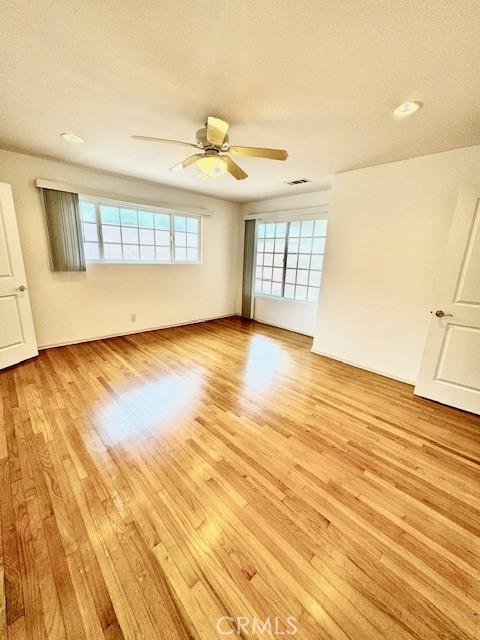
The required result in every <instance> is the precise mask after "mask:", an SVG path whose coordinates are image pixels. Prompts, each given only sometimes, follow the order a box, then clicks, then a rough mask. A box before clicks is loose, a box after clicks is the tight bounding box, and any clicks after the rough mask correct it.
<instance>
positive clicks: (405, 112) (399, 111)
mask: <svg viewBox="0 0 480 640" xmlns="http://www.w3.org/2000/svg"><path fill="white" fill-rule="evenodd" d="M422 107H423V104H422V103H421V102H418V101H414V102H402V104H399V105H398V107H397V108H396V109H394V110H393V115H394V116H395V117H396V118H406V117H407V116H411V115H412V113H415V111H418V110H419V109H421V108H422Z"/></svg>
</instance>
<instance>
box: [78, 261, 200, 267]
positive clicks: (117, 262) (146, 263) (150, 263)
mask: <svg viewBox="0 0 480 640" xmlns="http://www.w3.org/2000/svg"><path fill="white" fill-rule="evenodd" d="M86 263H87V265H89V264H116V265H121V264H124V265H134V264H138V265H142V264H143V265H155V266H157V267H172V266H176V265H182V264H186V265H191V266H198V265H201V264H203V262H201V261H198V262H180V261H178V262H149V261H148V260H131V261H129V260H86Z"/></svg>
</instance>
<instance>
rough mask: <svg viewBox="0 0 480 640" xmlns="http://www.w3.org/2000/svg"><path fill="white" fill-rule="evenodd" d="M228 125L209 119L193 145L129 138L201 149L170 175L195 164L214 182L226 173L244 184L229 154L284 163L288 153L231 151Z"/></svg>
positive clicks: (249, 149) (256, 149) (242, 174)
mask: <svg viewBox="0 0 480 640" xmlns="http://www.w3.org/2000/svg"><path fill="white" fill-rule="evenodd" d="M229 127H230V125H229V124H228V122H225V121H224V120H221V119H220V118H215V117H213V116H208V118H207V122H206V123H205V127H203V128H202V129H199V130H198V131H197V133H196V136H195V138H196V139H195V142H194V143H191V142H181V141H180V140H165V139H164V138H152V137H150V136H132V138H135V140H149V141H150V142H167V143H170V144H182V145H184V146H187V147H193V148H194V149H201V150H202V153H195V154H193V155H192V156H189V157H188V158H185V160H183V161H182V162H180V163H179V164H176V165H175V166H173V167H171V169H170V170H171V171H179V170H180V169H185V168H186V167H188V166H190V165H191V164H196V166H197V167H198V169H199V170H200V175H202V176H203V177H206V178H213V177H215V176H217V175H220V174H221V173H223V172H224V171H228V173H230V174H231V175H232V176H233V177H234V178H236V179H237V180H244V179H245V178H247V177H248V174H247V173H245V171H244V170H243V169H242V168H241V167H240V166H239V165H238V164H237V163H236V162H234V161H233V160H232V158H231V157H230V156H229V155H227V152H228V153H232V154H234V155H238V156H252V157H254V158H269V159H270V160H286V159H287V157H288V153H287V152H286V151H285V150H284V149H263V148H261V147H234V146H230V143H229V140H228V133H227V132H228V129H229Z"/></svg>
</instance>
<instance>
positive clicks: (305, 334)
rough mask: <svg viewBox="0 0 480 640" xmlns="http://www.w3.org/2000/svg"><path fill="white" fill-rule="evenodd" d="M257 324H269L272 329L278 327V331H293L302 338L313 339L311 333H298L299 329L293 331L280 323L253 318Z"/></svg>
mask: <svg viewBox="0 0 480 640" xmlns="http://www.w3.org/2000/svg"><path fill="white" fill-rule="evenodd" d="M253 320H255V322H260V324H267V325H270V326H272V327H277V328H278V329H285V331H292V332H293V333H298V334H299V335H301V336H306V337H307V338H313V336H312V335H310V334H309V333H303V331H298V330H297V329H292V328H291V327H286V326H285V325H284V324H279V323H278V322H271V321H270V320H268V321H267V320H261V319H260V318H253Z"/></svg>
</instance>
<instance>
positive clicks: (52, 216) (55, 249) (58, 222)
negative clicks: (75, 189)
mask: <svg viewBox="0 0 480 640" xmlns="http://www.w3.org/2000/svg"><path fill="white" fill-rule="evenodd" d="M42 196H43V202H44V205H45V216H46V219H47V229H48V238H49V245H50V257H51V267H52V271H86V265H85V254H84V250H83V238H82V226H81V221H80V206H79V200H78V194H77V193H68V192H66V191H56V190H53V189H42Z"/></svg>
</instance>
